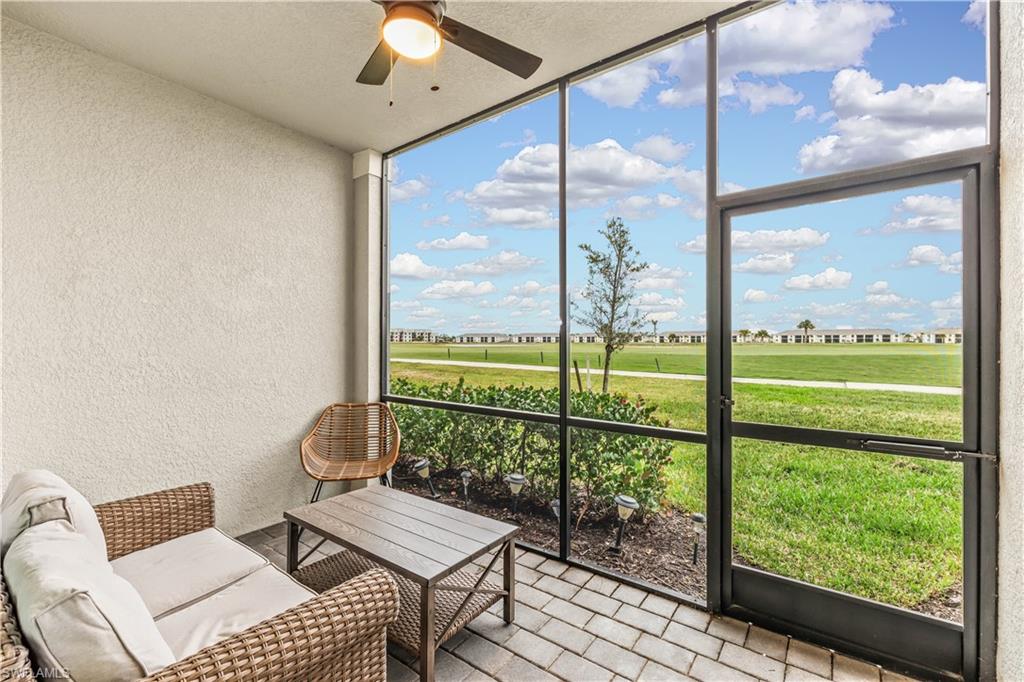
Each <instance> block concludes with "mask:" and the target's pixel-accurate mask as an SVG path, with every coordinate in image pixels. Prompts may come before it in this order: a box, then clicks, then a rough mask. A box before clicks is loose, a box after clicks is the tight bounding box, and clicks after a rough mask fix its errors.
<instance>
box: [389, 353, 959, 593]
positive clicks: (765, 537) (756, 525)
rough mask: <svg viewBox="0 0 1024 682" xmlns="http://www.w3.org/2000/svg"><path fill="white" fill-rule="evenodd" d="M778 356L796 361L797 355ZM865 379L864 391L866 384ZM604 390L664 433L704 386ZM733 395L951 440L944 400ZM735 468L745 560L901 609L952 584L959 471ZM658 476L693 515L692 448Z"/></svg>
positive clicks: (778, 448) (856, 456)
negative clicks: (623, 398) (644, 409)
mask: <svg viewBox="0 0 1024 682" xmlns="http://www.w3.org/2000/svg"><path fill="white" fill-rule="evenodd" d="M394 345H397V344H394ZM394 345H393V346H394ZM410 345H411V344H410ZM854 348H857V349H858V350H859V349H860V348H863V347H854ZM917 348H919V347H917ZM441 350H442V352H443V350H444V347H441ZM687 350H690V349H687ZM786 350H787V351H789V349H788V348H787V349H786ZM800 350H803V349H800ZM815 350H817V349H815ZM943 350H945V349H943ZM828 352H829V353H831V352H832V349H831V348H829V349H828ZM946 353H947V354H946V355H945V356H944V357H946V358H947V360H948V358H949V357H950V356H949V353H948V351H946ZM546 355H547V353H546V352H545V356H546ZM782 357H785V358H786V359H787V360H788V361H789V363H790V365H793V366H795V365H796V364H798V363H797V360H798V358H799V354H797V353H788V354H786V355H784V356H782ZM868 357H874V356H872V355H871V354H865V357H864V358H862V359H866V358H868ZM545 359H547V358H546V357H545ZM500 361H502V362H504V361H505V360H500ZM524 364H525V363H524ZM391 372H392V375H393V376H396V377H404V378H407V379H410V380H413V381H418V382H424V383H436V382H440V381H449V382H454V381H458V379H459V378H463V379H464V380H465V381H466V382H467V383H469V384H472V385H481V386H489V385H510V384H528V385H533V386H542V387H553V386H556V385H557V383H558V375H557V374H555V373H544V372H531V371H514V370H505V369H498V368H495V369H488V368H476V367H472V368H470V367H445V366H438V365H423V364H416V363H392V365H391ZM871 372H874V374H872V373H871ZM871 372H867V373H866V376H869V377H870V378H866V379H864V380H868V381H877V380H878V369H877V368H875V369H873V370H871ZM780 378H783V377H780ZM784 378H791V377H784ZM815 378H821V377H815ZM902 382H903V380H901V383H902ZM613 389H614V390H615V391H618V392H623V393H627V394H629V395H643V396H644V398H645V399H646V400H648V401H649V402H650V403H651V404H653V405H656V406H657V414H658V415H659V416H660V417H662V418H664V419H667V420H668V421H669V422H670V423H671V424H672V425H673V426H675V427H678V428H685V429H692V430H697V431H703V430H704V428H705V417H704V410H705V406H704V384H703V383H702V382H697V381H677V380H669V379H666V380H661V379H646V378H634V377H613ZM734 393H735V397H736V401H737V404H736V407H735V411H734V412H735V417H736V419H739V420H744V421H754V422H768V423H781V424H791V425H802V426H808V427H818V428H821V427H827V428H833V429H841V430H852V431H876V432H879V433H887V434H899V435H912V436H922V437H929V438H942V439H951V440H956V439H958V438H959V437H960V432H961V426H960V412H959V410H960V399H959V398H958V397H956V396H944V395H927V394H916V393H897V392H886V391H853V390H840V389H834V390H833V389H819V388H814V389H809V388H796V387H787V386H761V385H748V384H737V385H736V386H735V388H734ZM733 462H734V468H733V507H734V511H733V526H734V527H733V547H734V550H735V551H736V552H737V553H738V554H739V555H740V556H741V557H743V559H744V560H745V561H746V562H748V563H751V564H754V565H757V566H760V567H763V568H765V569H767V570H770V571H773V572H776V573H779V574H781V575H786V576H789V577H793V578H797V579H800V580H804V581H806V582H810V583H813V584H816V585H820V586H823V587H829V588H833V589H838V590H843V591H846V592H850V593H853V594H857V595H860V596H863V597H868V598H871V599H876V600H878V601H882V602H885V603H889V604H894V605H898V606H904V607H911V606H913V605H914V604H918V603H920V602H922V601H925V600H927V599H928V598H929V597H930V596H932V595H934V594H936V593H940V592H942V591H944V590H946V589H948V588H950V587H952V586H953V585H955V584H956V583H957V582H959V581H960V579H961V577H960V576H961V573H960V556H961V531H960V522H961V513H962V508H961V487H962V471H961V468H960V467H959V466H958V465H953V464H949V463H944V462H930V461H923V460H916V459H913V460H912V459H909V458H903V457H892V456H883V455H877V454H872V453H861V452H855V451H847V450H830V449H827V448H816V447H806V446H795V445H783V444H776V443H767V442H761V441H747V440H741V439H737V441H736V442H735V444H734V456H733ZM667 476H668V499H667V503H668V504H670V505H673V506H676V507H678V508H680V509H683V510H687V511H693V510H703V509H704V508H705V506H704V499H705V478H704V476H705V459H704V449H703V447H701V446H694V445H686V444H679V445H677V446H676V447H675V450H674V461H673V465H672V466H671V468H670V470H669V471H668V472H667Z"/></svg>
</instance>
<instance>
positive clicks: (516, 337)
mask: <svg viewBox="0 0 1024 682" xmlns="http://www.w3.org/2000/svg"><path fill="white" fill-rule="evenodd" d="M509 341H511V342H512V343H558V332H520V333H518V334H512V335H511V336H510V337H509Z"/></svg>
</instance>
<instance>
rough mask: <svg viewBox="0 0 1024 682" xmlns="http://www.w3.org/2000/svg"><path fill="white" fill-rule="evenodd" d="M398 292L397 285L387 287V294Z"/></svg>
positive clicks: (398, 287) (399, 288)
mask: <svg viewBox="0 0 1024 682" xmlns="http://www.w3.org/2000/svg"><path fill="white" fill-rule="evenodd" d="M400 290H401V287H400V286H398V285H397V284H392V285H391V286H389V287H388V293H389V294H393V293H395V292H396V291H400Z"/></svg>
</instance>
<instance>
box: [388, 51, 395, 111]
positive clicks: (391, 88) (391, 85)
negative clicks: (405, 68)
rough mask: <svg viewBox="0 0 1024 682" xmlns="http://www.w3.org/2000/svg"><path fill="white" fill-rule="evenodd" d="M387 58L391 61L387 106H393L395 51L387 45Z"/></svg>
mask: <svg viewBox="0 0 1024 682" xmlns="http://www.w3.org/2000/svg"><path fill="white" fill-rule="evenodd" d="M388 60H390V62H391V74H390V77H389V78H388V106H389V107H393V106H395V51H394V49H392V47H391V46H390V45H389V46H388Z"/></svg>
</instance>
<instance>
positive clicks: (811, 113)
mask: <svg viewBox="0 0 1024 682" xmlns="http://www.w3.org/2000/svg"><path fill="white" fill-rule="evenodd" d="M816 115H817V111H815V109H814V105H813V104H807V105H805V106H802V107H800V108H799V109H797V110H796V111H795V112H793V122H794V123H796V122H798V121H803V120H805V119H811V118H814V117H815V116H816Z"/></svg>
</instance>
